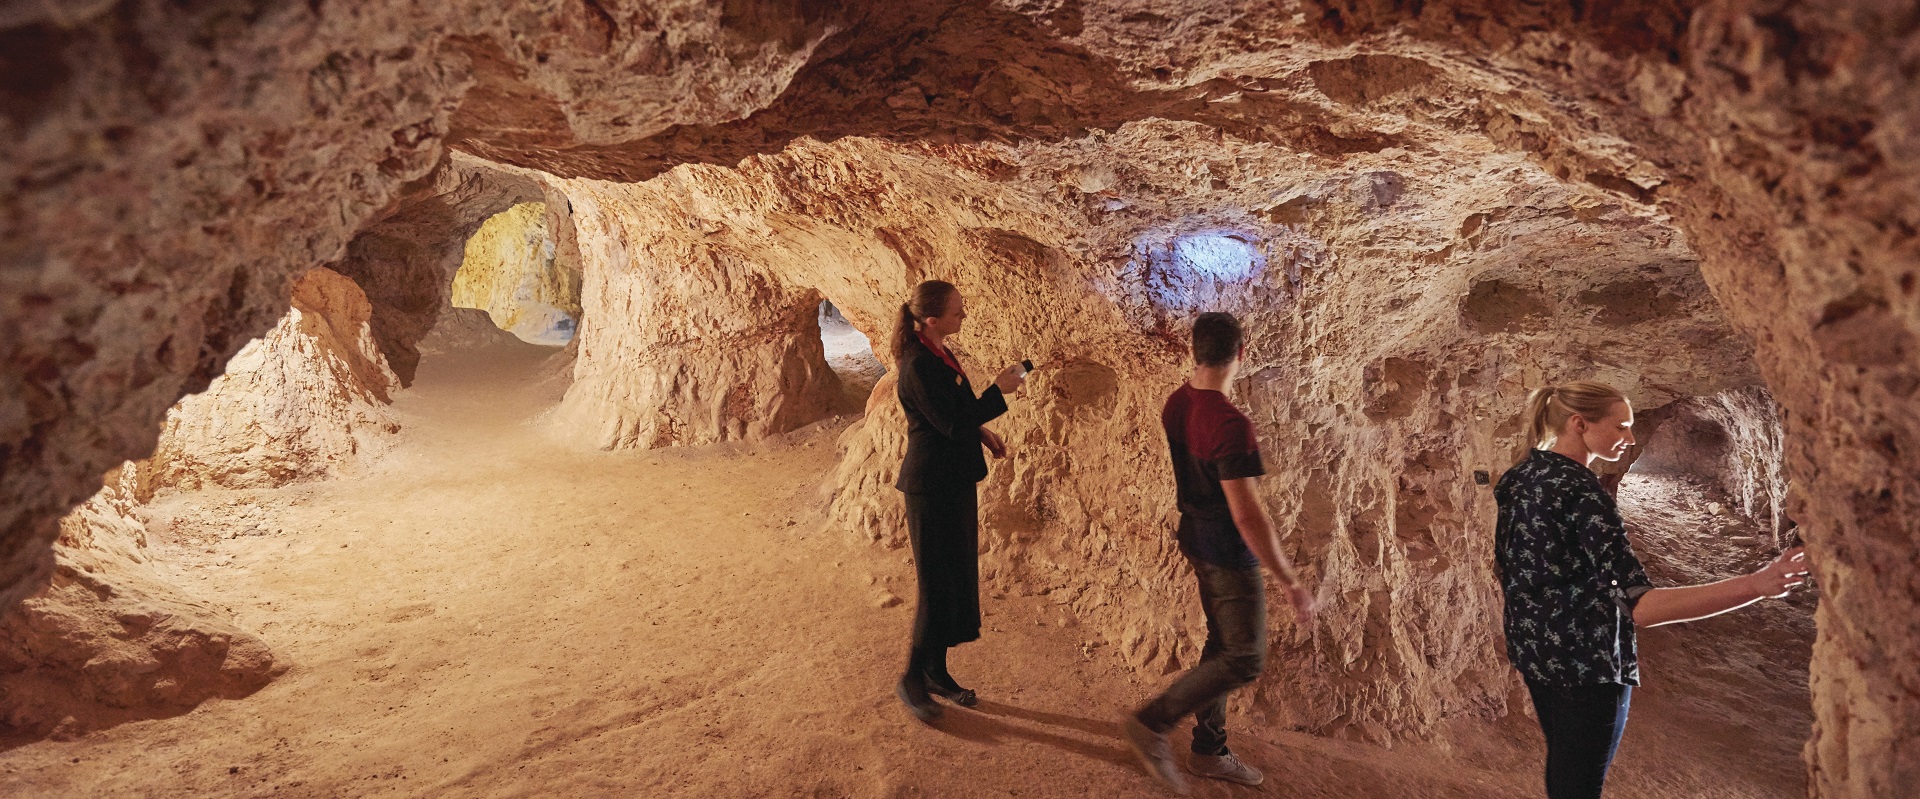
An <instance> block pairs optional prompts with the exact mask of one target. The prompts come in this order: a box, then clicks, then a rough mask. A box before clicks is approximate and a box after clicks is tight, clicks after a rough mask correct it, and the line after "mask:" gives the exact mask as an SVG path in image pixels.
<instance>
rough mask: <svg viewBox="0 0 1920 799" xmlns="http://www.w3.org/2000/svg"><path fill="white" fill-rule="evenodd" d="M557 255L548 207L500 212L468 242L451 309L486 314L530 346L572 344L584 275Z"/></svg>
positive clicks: (532, 205) (538, 205)
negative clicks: (581, 279)
mask: <svg viewBox="0 0 1920 799" xmlns="http://www.w3.org/2000/svg"><path fill="white" fill-rule="evenodd" d="M554 256H555V245H554V240H553V237H552V236H551V235H550V234H549V233H548V232H547V206H546V204H544V203H522V204H520V205H516V206H514V207H512V208H509V209H507V210H505V211H502V212H500V213H499V214H497V215H495V216H494V217H493V218H491V219H488V220H487V221H486V222H485V223H484V224H482V225H481V226H480V230H479V231H478V232H476V233H474V234H473V238H471V239H468V240H467V246H466V257H465V259H464V260H463V261H462V263H461V265H460V271H459V272H458V273H456V274H455V275H454V277H453V295H452V302H453V307H455V308H478V309H481V310H484V311H486V312H487V314H488V316H490V317H492V319H493V323H494V324H495V325H497V326H498V327H499V328H500V329H501V330H505V331H508V332H511V333H513V334H514V335H515V336H518V337H519V338H520V339H521V340H522V341H526V342H528V343H532V344H548V345H554V346H558V345H562V344H565V343H567V342H568V341H571V340H572V339H573V333H574V329H575V326H576V324H577V323H578V321H579V319H580V273H579V272H577V271H575V270H573V269H570V268H568V267H567V266H566V265H564V264H563V263H561V262H557V261H556V260H555V258H554Z"/></svg>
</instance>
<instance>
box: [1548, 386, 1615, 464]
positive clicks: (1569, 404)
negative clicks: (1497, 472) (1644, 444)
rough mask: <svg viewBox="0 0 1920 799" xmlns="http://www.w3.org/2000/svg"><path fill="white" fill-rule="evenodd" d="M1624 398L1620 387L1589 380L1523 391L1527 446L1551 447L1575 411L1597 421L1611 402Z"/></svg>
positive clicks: (1611, 408) (1610, 406)
mask: <svg viewBox="0 0 1920 799" xmlns="http://www.w3.org/2000/svg"><path fill="white" fill-rule="evenodd" d="M1626 401H1627V395H1625V394H1622V393H1620V389H1617V388H1614V387H1613V386H1609V385H1607V384H1605V383H1595V382H1593V381H1590V380H1580V381H1575V382H1572V383H1567V384H1565V385H1559V386H1547V387H1546V388H1536V389H1534V390H1533V393H1531V394H1528V395H1527V409H1526V416H1525V418H1526V420H1527V446H1528V447H1532V448H1535V449H1544V448H1547V447H1551V446H1553V443H1554V440H1555V439H1557V438H1559V437H1560V428H1562V427H1565V426H1566V424H1567V420H1568V419H1570V418H1573V416H1574V415H1575V414H1578V415H1580V416H1581V417H1583V418H1585V419H1587V420H1588V421H1594V422H1597V421H1599V420H1601V419H1602V418H1605V417H1606V415H1607V412H1608V411H1611V410H1613V405H1614V403H1617V402H1626Z"/></svg>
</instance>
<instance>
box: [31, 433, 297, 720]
mask: <svg viewBox="0 0 1920 799" xmlns="http://www.w3.org/2000/svg"><path fill="white" fill-rule="evenodd" d="M138 481H139V470H138V469H137V468H136V466H135V464H131V463H129V464H127V465H126V466H124V467H122V468H121V469H119V470H116V472H115V473H114V474H112V475H109V478H108V481H107V485H106V486H105V487H104V488H102V489H101V490H100V493H98V494H96V495H95V496H94V497H93V498H92V499H89V500H88V501H87V502H86V503H85V504H83V505H81V506H80V507H79V508H77V509H75V510H74V512H73V513H72V514H70V515H68V516H67V517H66V518H65V519H62V520H61V522H60V541H59V544H58V545H57V547H56V550H55V552H56V560H57V562H58V565H57V566H56V567H55V570H54V575H53V579H52V581H51V582H50V583H49V584H48V585H47V586H46V587H45V588H43V589H41V590H40V591H39V592H37V593H35V594H34V595H33V596H31V597H28V598H27V599H25V600H22V601H21V602H19V603H17V604H15V605H13V606H12V607H10V608H9V609H8V610H7V611H6V612H5V613H0V738H5V739H7V741H6V742H7V743H16V742H17V741H18V740H19V739H21V738H22V737H32V736H43V735H49V734H51V735H54V736H55V737H62V736H67V735H76V734H79V733H81V732H84V731H86V730H88V729H92V728H97V727H102V726H107V725H111V724H115V723H119V722H122V721H127V720H131V719H138V718H153V717H157V716H168V715H174V714H178V713H182V712H185V711H187V710H189V709H191V708H193V707H194V706H195V705H198V704H199V703H200V702H202V701H204V700H206V699H208V698H212V697H226V698H236V697H241V696H245V695H247V694H250V693H252V692H254V691H255V690H258V689H259V688H260V687H262V686H264V685H266V684H267V683H268V682H269V681H270V680H272V679H273V678H274V677H275V676H276V675H278V674H279V673H281V672H282V671H285V670H286V667H287V666H286V664H285V663H284V662H279V661H276V660H275V659H274V657H273V654H272V653H271V652H269V651H268V649H267V646H266V644H265V643H264V642H262V641H261V640H260V639H259V638H258V637H257V636H255V635H254V634H253V633H251V632H249V631H247V630H244V629H241V628H239V627H237V626H235V624H234V623H233V621H232V619H231V618H230V617H229V615H228V614H227V612H226V611H225V610H223V609H219V608H215V607H212V606H209V605H207V604H206V603H203V602H198V601H195V600H192V599H189V598H187V597H185V596H183V595H182V594H181V593H180V592H179V589H178V588H176V587H175V586H174V585H172V583H171V581H169V580H167V579H165V578H163V577H161V576H160V575H159V574H157V573H155V572H154V571H153V569H152V567H151V566H150V564H149V551H148V549H147V536H146V530H145V529H144V528H143V527H142V525H141V523H140V522H139V521H138V520H137V519H136V518H135V508H136V507H137V499H136V494H138V493H140V486H139V485H138Z"/></svg>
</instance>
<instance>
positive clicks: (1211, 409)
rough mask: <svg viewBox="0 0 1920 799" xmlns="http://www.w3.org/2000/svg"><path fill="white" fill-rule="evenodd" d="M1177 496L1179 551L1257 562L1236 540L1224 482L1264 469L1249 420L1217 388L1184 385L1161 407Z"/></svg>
mask: <svg viewBox="0 0 1920 799" xmlns="http://www.w3.org/2000/svg"><path fill="white" fill-rule="evenodd" d="M1160 424H1161V426H1163V427H1165V428H1166V429H1167V448H1168V449H1169V450H1171V452H1172V454H1173V481H1174V485H1175V487H1176V489H1177V492H1178V495H1179V500H1180V532H1179V539H1180V550H1181V551H1182V552H1185V553H1186V554H1187V555H1188V556H1189V557H1193V558H1197V559H1199V560H1202V561H1205V562H1207V563H1211V564H1213V565H1215V566H1221V567H1225V568H1230V569H1246V568H1253V567H1256V566H1259V565H1260V560H1259V559H1258V558H1256V557H1254V556H1253V550H1250V549H1248V548H1247V542H1246V541H1245V540H1242V539H1241V538H1240V530H1239V528H1237V527H1235V526H1234V524H1233V511H1232V510H1231V509H1230V508H1228V507H1227V494H1226V492H1225V491H1224V490H1222V489H1221V488H1220V481H1222V480H1238V479H1240V478H1242V477H1257V476H1259V475H1263V474H1266V473H1267V469H1266V466H1265V465H1263V464H1262V463H1261V462H1260V443H1259V442H1258V441H1256V440H1255V439H1254V436H1253V422H1252V420H1249V419H1248V418H1247V417H1246V414H1243V413H1241V412H1240V409H1238V408H1235V407H1233V403H1232V402H1230V401H1228V400H1227V395H1225V394H1222V393H1220V392H1218V391H1208V390H1206V389H1199V388H1194V387H1193V386H1190V385H1182V386H1180V388H1179V389H1177V390H1175V391H1174V392H1173V396H1171V397H1168V398H1167V406H1166V407H1165V408H1164V409H1162V410H1161V411H1160Z"/></svg>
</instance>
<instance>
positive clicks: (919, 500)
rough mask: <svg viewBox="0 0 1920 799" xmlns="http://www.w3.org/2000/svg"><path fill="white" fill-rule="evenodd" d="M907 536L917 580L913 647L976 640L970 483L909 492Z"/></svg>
mask: <svg viewBox="0 0 1920 799" xmlns="http://www.w3.org/2000/svg"><path fill="white" fill-rule="evenodd" d="M906 497H907V536H908V538H909V539H910V540H912V542H913V571H914V575H915V576H916V577H918V578H919V581H920V594H919V604H918V605H916V606H915V607H914V611H913V645H914V646H916V647H936V646H937V647H949V646H953V645H955V644H964V643H966V642H968V641H974V640H978V639H979V638H980V555H979V553H980V508H979V495H978V491H977V490H976V489H975V487H974V486H973V485H972V484H967V485H965V486H962V487H959V488H954V489H948V490H945V491H941V492H938V493H929V494H908V495H906Z"/></svg>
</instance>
